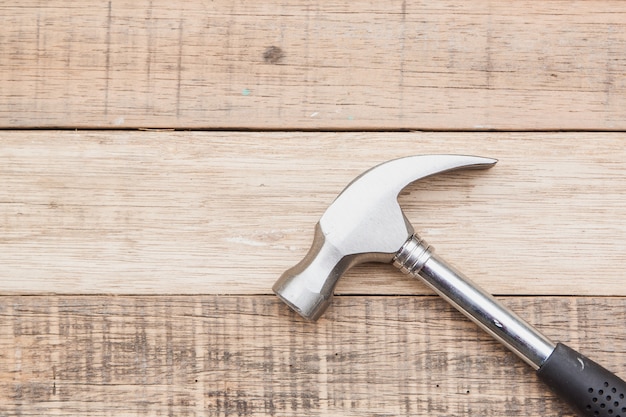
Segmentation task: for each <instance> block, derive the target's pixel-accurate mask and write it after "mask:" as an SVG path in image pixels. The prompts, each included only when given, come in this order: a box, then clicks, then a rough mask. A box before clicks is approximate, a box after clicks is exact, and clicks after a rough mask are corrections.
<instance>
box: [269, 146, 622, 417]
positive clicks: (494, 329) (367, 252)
mask: <svg viewBox="0 0 626 417" xmlns="http://www.w3.org/2000/svg"><path fill="white" fill-rule="evenodd" d="M496 162H497V160H495V159H490V158H482V157H477V156H465V155H418V156H410V157H406V158H400V159H395V160H391V161H388V162H385V163H382V164H380V165H378V166H375V167H374V168H371V169H370V170H368V171H366V172H364V173H363V174H361V175H360V176H359V177H357V178H356V179H355V180H353V181H352V182H351V183H350V184H349V185H348V186H347V187H346V188H345V189H344V190H343V191H342V192H341V193H340V194H339V196H337V198H336V199H335V201H334V202H333V203H332V204H331V205H330V206H329V207H328V209H327V210H326V212H325V213H324V215H323V216H322V218H321V219H320V221H319V222H318V223H317V225H316V227H315V236H314V239H313V244H312V246H311V248H310V249H309V252H308V253H307V255H306V256H305V257H304V259H302V261H300V262H299V263H298V264H297V265H295V266H294V267H292V268H290V269H288V270H287V271H285V272H284V273H283V274H282V275H281V277H280V278H279V279H278V281H276V283H275V284H274V287H273V290H274V292H275V293H276V294H277V295H278V296H279V297H280V298H281V299H282V300H283V301H284V302H285V303H287V305H289V306H290V307H291V308H292V309H293V310H295V311H296V312H298V313H299V314H300V315H301V316H302V317H304V318H305V319H308V320H317V319H318V318H319V317H320V316H321V315H322V314H323V313H324V311H325V310H326V308H327V307H328V305H329V304H330V300H331V298H332V295H333V290H334V288H335V286H336V284H337V281H338V280H339V278H340V277H341V276H342V275H343V274H344V273H345V272H346V271H347V270H348V269H350V268H351V267H352V266H354V265H356V264H360V263H363V262H372V261H373V262H387V263H393V264H394V265H395V266H396V267H397V268H398V269H400V270H401V271H402V272H403V273H405V274H409V275H411V276H414V277H416V278H418V279H420V280H422V281H423V282H424V283H425V284H426V285H427V286H429V287H430V288H432V289H433V290H434V291H435V292H436V293H437V294H439V295H440V296H441V297H443V298H444V299H445V300H447V301H448V302H449V303H450V304H452V305H453V306H454V307H455V308H456V309H457V310H459V311H460V312H461V313H463V314H464V315H466V316H467V317H468V318H470V319H471V320H472V321H474V322H475V323H476V324H477V325H478V326H479V327H481V328H482V329H483V330H485V331H486V332H487V333H489V334H490V335H491V336H493V337H494V338H495V339H497V340H498V341H500V342H501V343H503V344H504V345H505V346H506V347H507V348H509V349H510V350H511V351H513V352H514V353H515V354H516V355H517V356H519V357H520V358H521V359H522V360H524V361H525V362H526V363H527V364H528V365H530V366H531V367H533V369H535V370H536V371H537V375H538V376H539V379H541V380H542V381H544V382H545V383H546V384H547V385H548V386H550V388H551V389H552V390H553V391H554V392H555V393H556V394H557V395H558V396H560V397H561V398H562V399H564V400H565V401H566V402H567V403H569V404H570V406H571V407H572V408H573V409H574V410H575V411H576V412H577V413H578V414H579V415H580V416H589V417H594V416H600V417H626V399H625V395H626V382H624V381H623V380H622V379H620V378H619V377H617V376H616V375H614V374H613V373H611V372H610V371H608V370H606V369H605V368H603V367H602V366H600V365H598V364H597V363H595V362H593V361H592V360H590V359H588V358H587V357H585V356H584V355H582V354H580V353H579V352H577V351H575V350H574V349H571V348H569V347H568V346H566V345H564V344H562V343H554V342H552V341H551V340H550V339H548V338H547V337H546V336H545V335H543V334H542V333H541V332H540V331H539V330H537V329H535V328H534V327H533V326H531V325H530V324H528V323H527V322H525V321H524V320H523V319H521V318H520V317H519V316H518V315H516V314H515V313H514V312H512V311H510V310H508V309H507V308H506V307H504V306H503V305H502V304H500V303H499V302H498V301H497V300H496V299H495V298H493V297H492V296H491V295H490V294H489V293H487V292H486V291H484V290H483V289H481V288H480V287H478V286H477V285H476V284H475V283H473V282H472V281H471V280H469V279H468V278H467V277H465V276H464V275H463V274H462V273H461V272H459V271H457V270H456V269H454V268H453V267H451V266H450V265H448V264H446V262H444V261H443V260H442V259H441V258H440V257H438V256H437V255H436V254H435V253H434V252H433V248H432V247H431V246H429V245H428V244H427V243H426V242H425V241H424V240H423V239H421V238H420V237H419V236H418V235H417V234H416V233H415V231H414V229H413V227H412V226H411V224H410V222H409V221H408V219H407V218H406V216H405V215H404V213H403V212H402V209H401V208H400V205H399V204H398V201H397V198H398V195H399V194H400V192H401V191H402V190H403V189H404V188H405V187H406V186H407V185H408V184H410V183H412V182H414V181H417V180H419V179H422V178H426V177H430V176H432V175H436V174H439V173H443V172H448V171H453V170H459V169H486V168H491V167H492V166H494V165H495V164H496Z"/></svg>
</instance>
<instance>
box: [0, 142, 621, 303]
mask: <svg viewBox="0 0 626 417" xmlns="http://www.w3.org/2000/svg"><path fill="white" fill-rule="evenodd" d="M624 140H626V135H624V134H589V133H586V134H581V133H575V134H574V133H572V134H566V133H562V134H545V133H533V134H530V133H528V134H500V133H498V134H478V133H477V134H448V133H445V134H444V133H432V134H427V133H393V134H392V133H384V134H382V133H379V134H373V133H362V134H357V133H295V132H294V133H242V132H221V133H220V132H214V133H206V132H205V133H202V132H28V131H25V132H2V133H1V134H0V183H2V184H3V185H2V187H1V188H0V263H1V268H0V292H1V293H4V294H37V293H38V294H41V293H66V294H101V293H107V294H268V293H270V288H271V286H272V284H273V282H274V281H275V280H276V278H277V277H278V276H279V275H280V274H281V273H282V271H284V270H285V269H287V268H288V267H290V266H292V265H293V264H295V263H296V262H297V261H299V260H300V259H301V258H302V257H303V256H304V254H305V253H306V251H307V250H308V248H309V245H310V244H311V242H312V234H313V228H314V225H315V223H316V222H317V221H318V220H319V218H320V217H321V215H322V214H323V212H324V210H325V209H326V208H327V207H328V205H329V204H330V203H331V202H332V201H333V199H334V198H335V196H336V195H337V194H338V193H339V192H340V191H341V190H342V189H343V188H344V187H345V185H346V184H348V182H350V181H351V180H352V179H353V178H354V177H356V176H357V175H358V174H359V173H361V172H362V171H364V170H366V169H368V168H370V167H371V166H374V165H375V164H377V163H379V162H382V161H385V160H387V159H392V158H394V157H400V156H406V155H411V154H422V153H423V154H428V153H437V152H447V153H462V154H476V155H484V156H491V157H497V158H499V159H500V162H499V163H498V165H496V167H495V168H493V169H492V170H489V171H473V172H466V173H458V174H448V175H445V176H439V177H436V178H433V179H430V180H426V181H422V182H419V183H416V184H414V185H412V186H410V187H408V188H407V189H406V191H405V192H404V193H403V194H402V195H401V196H400V201H401V205H402V206H403V208H404V210H405V212H406V215H407V216H408V218H409V219H410V220H411V221H412V222H413V223H414V225H415V227H416V230H418V231H419V233H420V234H421V236H422V237H424V238H425V239H426V240H428V241H429V242H430V243H431V244H432V245H434V246H435V248H436V249H437V252H438V253H439V254H440V255H441V256H442V257H443V258H445V259H447V260H448V261H449V262H451V263H452V264H454V265H457V266H458V267H459V268H460V269H461V270H462V271H464V272H465V273H466V274H467V275H468V276H469V277H471V278H472V279H474V280H475V281H476V282H478V283H479V284H481V285H482V286H483V287H484V288H486V289H487V290H488V291H490V292H492V293H496V294H555V295H561V294H563V295H626V286H624V279H623V265H624V263H625V262H626V255H625V254H626V222H624V219H626V204H624V201H625V198H626V182H624V180H623V179H624V177H626V164H625V161H626V148H625V147H624V146H623V144H624ZM338 291H339V293H343V294H349V293H352V294H414V293H428V290H427V289H426V288H425V287H424V286H422V284H421V283H419V282H416V281H414V280H413V279H410V278H407V277H404V276H403V275H402V274H400V273H398V272H397V271H395V269H394V268H393V267H391V266H387V265H367V266H363V267H358V268H356V269H354V270H352V271H351V272H350V273H349V274H348V275H346V277H344V278H343V280H342V282H341V283H340V285H339V287H338Z"/></svg>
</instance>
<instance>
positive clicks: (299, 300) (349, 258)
mask: <svg viewBox="0 0 626 417" xmlns="http://www.w3.org/2000/svg"><path fill="white" fill-rule="evenodd" d="M496 162H497V160H495V159H490V158H481V157H477V156H464V155H421V156H410V157H406V158H400V159H395V160H392V161H388V162H385V163H382V164H380V165H378V166H375V167H374V168H371V169H370V170H368V171H366V172H364V173H363V174H361V175H360V176H358V177H357V178H356V179H355V180H354V181H352V182H351V183H350V184H348V186H347V187H346V188H345V189H344V190H343V191H342V192H341V194H339V196H338V197H337V198H336V199H335V201H334V202H333V203H332V204H331V205H330V207H328V209H327V210H326V212H325V213H324V215H323V216H322V218H321V219H320V221H319V222H318V223H317V225H316V227H315V237H314V240H313V245H312V246H311V248H310V249H309V252H308V253H307V255H306V256H305V257H304V259H302V261H300V263H298V264H297V265H296V266H294V267H292V268H290V269H288V270H287V271H285V273H283V274H282V275H281V277H280V278H279V279H278V281H276V283H275V284H274V287H273V290H274V292H275V293H276V295H278V296H279V297H280V298H281V299H282V300H283V301H284V302H285V303H287V304H288V305H289V306H290V307H291V308H292V309H294V310H295V311H297V312H298V313H299V314H300V315H301V316H302V317H304V318H306V319H309V320H317V319H318V318H319V317H320V316H321V315H322V313H324V311H325V310H326V308H327V307H328V305H329V303H330V299H331V297H332V295H333V291H334V288H335V286H336V285H337V281H338V280H339V278H340V277H341V276H342V275H343V274H344V272H346V271H347V270H348V269H350V268H351V267H352V266H354V265H356V264H359V263H363V262H371V261H375V262H388V263H390V262H392V261H393V258H394V256H395V254H396V252H398V251H399V250H400V248H401V247H402V245H403V244H404V243H405V242H406V241H407V240H408V239H409V238H410V237H411V236H412V235H413V233H414V230H413V227H412V226H411V224H410V223H409V221H408V220H407V218H406V217H405V215H404V213H403V212H402V209H401V208H400V205H399V204H398V194H400V192H401V191H402V189H403V188H405V187H406V186H407V185H408V184H410V183H412V182H414V181H417V180H419V179H422V178H426V177H429V176H431V175H435V174H439V173H443V172H447V171H452V170H457V169H485V168H490V167H492V166H493V165H495V163H496Z"/></svg>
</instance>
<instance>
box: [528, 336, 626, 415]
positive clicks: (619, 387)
mask: <svg viewBox="0 0 626 417" xmlns="http://www.w3.org/2000/svg"><path fill="white" fill-rule="evenodd" d="M537 375H538V376H539V378H540V379H541V380H542V381H544V382H545V383H546V384H547V385H548V386H549V387H550V388H552V390H553V391H554V392H555V393H556V394H557V395H559V396H560V397H561V398H562V399H564V400H565V401H567V402H568V403H569V404H570V405H571V406H572V408H573V409H574V410H575V411H576V412H578V414H579V415H581V416H589V417H593V416H599V417H626V398H625V396H626V382H624V381H623V380H622V379H621V378H619V377H617V376H616V375H614V374H613V373H612V372H609V371H607V370H606V369H604V368H603V367H602V366H600V365H598V364H597V363H595V362H594V361H592V360H591V359H588V358H587V357H585V356H584V355H581V354H580V353H578V352H576V351H575V350H574V349H571V348H569V347H567V346H565V345H563V344H561V343H559V344H558V345H557V346H556V349H554V352H552V355H550V357H549V358H548V359H547V360H546V362H545V363H544V364H543V365H542V366H541V368H539V370H538V371H537Z"/></svg>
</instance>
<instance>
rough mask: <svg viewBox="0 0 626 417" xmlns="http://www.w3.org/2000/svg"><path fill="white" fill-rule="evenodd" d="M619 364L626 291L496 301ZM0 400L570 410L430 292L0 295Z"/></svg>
mask: <svg viewBox="0 0 626 417" xmlns="http://www.w3.org/2000/svg"><path fill="white" fill-rule="evenodd" d="M503 302H504V303H505V304H507V305H509V306H510V307H511V308H513V309H515V310H518V311H520V312H523V313H524V315H525V316H526V317H528V318H529V319H530V320H531V321H532V322H534V323H536V324H537V325H541V327H542V328H543V329H544V330H545V331H546V333H547V334H549V335H550V336H551V337H554V338H555V339H559V340H561V341H563V342H565V343H568V344H570V345H571V346H572V347H575V348H578V349H580V350H581V351H582V352H584V353H586V354H587V355H588V356H591V357H593V358H595V359H596V360H597V361H599V362H601V363H603V364H604V365H605V366H606V367H608V368H610V369H612V370H614V371H615V372H616V373H617V374H620V375H622V376H624V375H625V374H626V359H625V358H626V355H625V353H626V338H625V337H624V335H623V332H622V326H621V324H623V323H624V321H625V320H626V315H625V313H624V312H625V311H626V299H624V298H597V299H590V298H585V297H580V298H567V297H565V298H559V297H556V298H554V297H547V298H528V297H525V298H505V299H503ZM0 314H2V317H3V320H2V321H1V322H0V359H1V363H2V365H1V366H0V402H1V403H2V414H3V415H7V416H8V415H11V416H13V415H20V416H25V417H26V416H37V417H38V416H41V415H47V416H56V415H63V416H85V415H90V416H94V417H97V416H112V415H115V416H155V415H177V416H228V415H231V416H234V415H239V416H273V415H281V416H287V415H289V416H294V417H295V416H312V415H315V416H337V415H342V416H362V415H375V416H390V415H393V416H403V415H407V416H408V415H411V416H413V415H438V416H439V415H441V416H444V415H445V416H453V415H458V416H461V415H462V416H468V417H470V416H481V417H483V416H505V415H506V416H532V415H541V416H552V415H559V416H571V415H572V414H570V413H569V412H568V411H567V409H565V408H564V406H563V405H562V404H561V403H560V402H559V401H558V400H557V399H555V398H554V396H553V395H552V394H551V393H550V392H549V391H548V390H547V389H546V387H545V386H543V385H542V384H541V383H540V382H539V381H538V380H537V379H536V377H535V375H534V373H533V371H532V370H531V369H530V368H529V367H527V366H526V365H525V364H523V362H522V361H521V360H519V359H517V358H516V357H515V356H514V355H513V354H512V353H510V352H508V351H506V350H505V349H504V348H503V347H501V346H500V345H499V344H497V343H496V342H495V341H493V340H491V339H490V338H489V336H487V335H486V334H483V333H482V332H481V331H479V330H478V329H477V328H475V326H474V325H473V324H472V323H469V322H468V321H467V320H465V319H463V318H461V316H460V314H459V313H457V312H455V311H453V310H452V309H451V308H450V307H448V305H447V304H446V303H445V302H444V301H443V300H441V299H439V298H437V297H339V298H337V300H336V302H335V303H334V305H333V307H332V308H331V309H330V310H329V311H328V313H327V314H326V315H325V316H324V317H323V318H322V319H321V320H320V321H319V322H317V323H306V322H303V321H302V320H300V319H299V318H297V317H295V316H294V314H292V313H290V312H289V310H288V309H287V307H286V306H284V305H283V304H282V303H281V302H280V301H279V300H278V299H276V298H275V297H270V296H245V297H220V296H205V297H197V296H195V297H171V296H168V297H2V298H0Z"/></svg>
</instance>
